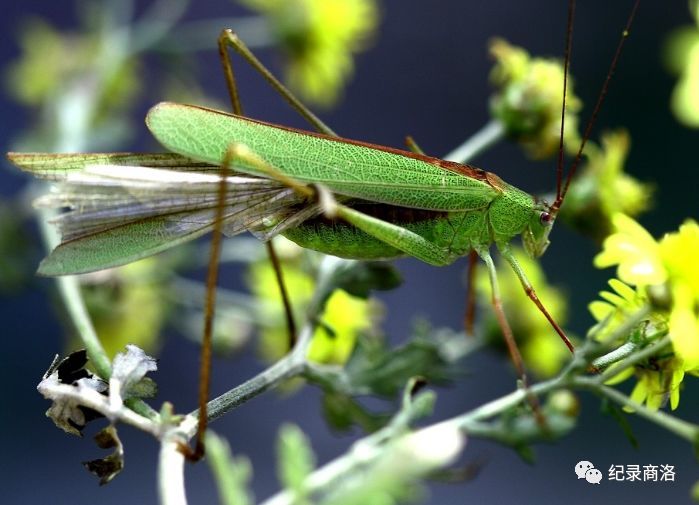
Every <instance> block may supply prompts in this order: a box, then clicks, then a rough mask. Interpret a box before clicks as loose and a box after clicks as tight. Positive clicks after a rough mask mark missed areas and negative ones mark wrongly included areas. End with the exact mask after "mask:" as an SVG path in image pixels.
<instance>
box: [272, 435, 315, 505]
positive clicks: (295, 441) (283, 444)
mask: <svg viewBox="0 0 699 505" xmlns="http://www.w3.org/2000/svg"><path fill="white" fill-rule="evenodd" d="M277 454H278V459H277V461H278V463H277V464H278V467H277V472H278V474H279V480H280V481H281V483H282V485H283V486H284V487H285V488H286V489H288V490H290V491H292V492H293V493H295V495H296V496H297V499H300V501H299V502H300V503H303V500H301V498H302V497H303V496H304V494H305V492H304V483H305V479H306V477H308V475H310V473H311V472H312V471H313V469H314V468H315V455H314V454H313V449H311V444H310V442H309V441H308V438H307V437H306V435H305V434H304V433H303V432H302V431H301V429H299V427H298V426H295V425H293V424H285V425H282V427H281V428H280V429H279V439H278V442H277Z"/></svg>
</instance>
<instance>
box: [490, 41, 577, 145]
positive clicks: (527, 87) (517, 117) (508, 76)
mask: <svg viewBox="0 0 699 505" xmlns="http://www.w3.org/2000/svg"><path fill="white" fill-rule="evenodd" d="M490 53H491V55H492V56H493V58H494V59H495V66H494V67H493V70H492V72H491V81H492V82H493V84H494V85H495V86H496V88H497V92H496V93H495V95H494V96H493V98H492V100H491V111H492V114H493V115H494V116H495V117H496V118H497V119H498V120H500V122H501V123H502V124H503V126H504V127H505V129H506V131H507V134H508V135H509V136H510V137H512V138H514V139H515V140H516V141H517V142H519V143H520V144H522V146H523V147H524V148H525V149H526V150H527V152H528V154H529V155H530V156H532V157H533V158H544V157H547V156H550V155H552V154H554V153H555V152H556V150H557V149H558V143H559V137H560V128H561V109H562V106H563V65H562V64H561V62H559V61H557V60H553V59H545V58H532V57H531V56H530V55H529V54H528V53H527V52H526V51H525V50H524V49H522V48H520V47H516V46H511V45H510V44H509V43H508V42H506V41H505V40H502V39H495V40H493V42H492V43H491V45H490ZM580 107H581V102H580V100H579V99H578V97H576V96H575V95H574V93H573V84H572V81H571V79H570V78H569V79H568V99H567V102H566V129H565V135H564V139H563V140H564V144H565V145H566V146H567V148H568V149H577V147H578V144H579V142H580V137H579V135H578V112H579V110H580Z"/></svg>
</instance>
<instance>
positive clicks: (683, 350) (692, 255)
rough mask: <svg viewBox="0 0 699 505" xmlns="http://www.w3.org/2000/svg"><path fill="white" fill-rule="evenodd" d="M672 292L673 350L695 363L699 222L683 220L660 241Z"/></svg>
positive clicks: (698, 348)
mask: <svg viewBox="0 0 699 505" xmlns="http://www.w3.org/2000/svg"><path fill="white" fill-rule="evenodd" d="M660 255H661V257H662V259H663V264H664V265H665V268H666V270H667V274H668V277H669V282H670V291H671V293H672V311H671V313H670V329H671V335H672V344H673V346H674V348H675V352H676V353H678V355H679V356H681V357H682V359H684V360H685V362H686V367H687V368H688V369H689V368H692V369H693V368H697V367H699V314H698V310H697V307H699V264H698V263H697V259H696V258H697V255H699V225H697V223H696V222H695V221H692V220H687V221H686V222H685V223H684V224H682V226H680V229H679V232H678V233H670V234H667V235H666V236H665V237H663V239H662V240H661V241H660Z"/></svg>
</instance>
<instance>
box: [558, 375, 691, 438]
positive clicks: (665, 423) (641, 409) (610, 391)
mask: <svg viewBox="0 0 699 505" xmlns="http://www.w3.org/2000/svg"><path fill="white" fill-rule="evenodd" d="M571 385H573V386H577V387H580V388H583V389H589V390H591V391H594V392H596V393H599V394H601V395H603V396H606V397H607V398H609V399H610V400H612V401H613V402H615V403H617V404H619V405H621V406H623V407H629V408H631V409H633V411H634V413H636V414H638V415H639V416H641V417H644V418H646V419H648V420H649V421H651V422H653V423H655V424H657V425H658V426H660V427H662V428H665V429H667V430H668V431H669V432H671V433H674V434H675V435H677V436H679V437H681V438H684V439H685V440H687V441H689V442H690V443H692V444H694V443H695V442H696V440H697V437H698V436H699V426H697V425H696V424H692V423H689V422H687V421H684V420H682V419H679V418H677V417H675V416H672V415H670V414H668V413H666V412H663V411H662V410H651V409H649V408H648V407H646V406H645V405H641V404H640V403H637V402H635V401H633V400H631V399H630V398H629V397H628V396H626V395H625V394H623V393H620V392H619V391H617V390H616V389H614V388H611V387H609V386H605V385H603V384H600V383H599V379H598V378H597V377H593V378H590V377H575V378H573V379H571Z"/></svg>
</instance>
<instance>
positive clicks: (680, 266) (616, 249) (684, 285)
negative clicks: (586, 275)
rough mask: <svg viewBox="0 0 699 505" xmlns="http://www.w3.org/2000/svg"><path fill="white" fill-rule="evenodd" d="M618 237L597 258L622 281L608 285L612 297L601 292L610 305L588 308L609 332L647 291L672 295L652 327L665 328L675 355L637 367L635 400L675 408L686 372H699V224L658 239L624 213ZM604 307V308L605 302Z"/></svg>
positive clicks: (642, 301)
mask: <svg viewBox="0 0 699 505" xmlns="http://www.w3.org/2000/svg"><path fill="white" fill-rule="evenodd" d="M612 222H613V225H614V233H612V234H611V235H610V236H609V237H607V239H606V240H605V241H604V249H603V251H602V252H601V253H600V254H599V255H597V257H596V258H595V265H596V266H597V267H600V268H605V267H609V266H614V265H616V266H617V275H618V277H619V279H620V280H621V281H623V282H624V283H626V284H629V285H633V286H636V290H633V289H632V288H630V287H629V286H627V285H626V284H623V283H622V282H620V281H613V282H611V283H610V284H611V285H612V288H613V289H614V290H615V291H616V295H614V294H609V293H607V294H602V297H603V298H605V300H606V302H594V303H593V304H592V305H591V306H590V310H591V311H592V313H593V315H594V316H595V318H596V319H597V320H598V321H605V328H607V329H609V327H613V326H614V321H615V320H619V322H620V320H622V319H623V316H622V313H624V312H626V313H628V312H629V311H632V310H633V308H634V307H640V306H641V305H643V304H645V303H647V301H648V290H649V289H659V290H661V291H667V292H668V293H669V294H670V298H671V302H670V304H669V307H668V309H667V311H666V310H663V309H658V310H654V311H653V313H652V314H651V316H650V318H651V321H652V320H653V318H654V319H655V321H653V322H654V326H655V327H658V326H659V324H662V323H664V324H666V325H667V330H668V332H669V335H670V339H671V341H672V347H673V350H674V355H672V356H660V357H656V358H655V362H654V364H653V366H652V367H650V368H646V369H639V370H637V373H638V374H639V382H638V384H637V385H636V388H635V389H634V392H633V393H632V399H634V400H636V401H645V402H646V403H647V405H648V406H649V407H650V408H658V407H659V406H660V405H662V403H663V402H664V401H665V400H666V399H667V398H668V396H669V397H670V403H671V407H672V408H675V407H677V404H678V402H679V386H680V383H681V382H682V379H683V378H684V374H685V372H690V373H697V372H699V264H698V263H697V261H696V257H697V256H698V255H699V225H697V223H696V221H694V220H691V219H690V220H687V221H686V222H685V223H684V224H682V226H680V228H679V230H678V231H677V232H674V233H668V234H666V235H665V236H664V237H663V238H662V239H661V240H659V241H656V240H655V239H654V238H653V237H652V236H651V235H650V233H648V232H647V231H646V230H645V229H644V228H643V227H642V226H641V225H639V224H638V223H637V222H636V221H634V220H633V219H631V218H630V217H628V216H625V215H624V214H616V215H614V217H613V219H612ZM605 303H606V304H605Z"/></svg>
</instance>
